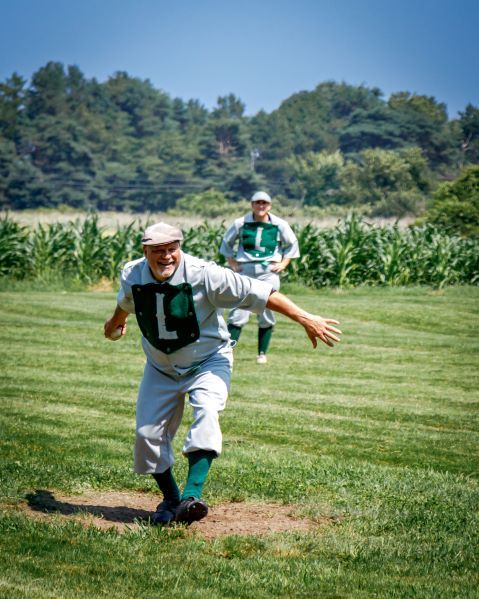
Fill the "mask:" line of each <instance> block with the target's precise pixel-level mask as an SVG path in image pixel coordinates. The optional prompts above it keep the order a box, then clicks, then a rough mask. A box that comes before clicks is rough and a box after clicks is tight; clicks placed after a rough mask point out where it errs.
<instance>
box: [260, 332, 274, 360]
mask: <svg viewBox="0 0 479 599" xmlns="http://www.w3.org/2000/svg"><path fill="white" fill-rule="evenodd" d="M272 334H273V327H268V328H267V329H258V353H259V354H265V353H266V352H267V351H268V347H269V342H270V341H271V335H272Z"/></svg>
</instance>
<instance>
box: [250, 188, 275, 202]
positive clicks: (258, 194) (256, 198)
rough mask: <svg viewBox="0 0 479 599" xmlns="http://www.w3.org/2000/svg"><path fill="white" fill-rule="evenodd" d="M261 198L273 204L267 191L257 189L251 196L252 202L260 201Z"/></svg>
mask: <svg viewBox="0 0 479 599" xmlns="http://www.w3.org/2000/svg"><path fill="white" fill-rule="evenodd" d="M260 200H263V201H265V202H268V203H269V204H271V198H270V197H269V195H268V194H267V193H266V192H265V191H257V192H256V193H255V194H254V195H253V197H252V198H251V201H252V202H259V201H260Z"/></svg>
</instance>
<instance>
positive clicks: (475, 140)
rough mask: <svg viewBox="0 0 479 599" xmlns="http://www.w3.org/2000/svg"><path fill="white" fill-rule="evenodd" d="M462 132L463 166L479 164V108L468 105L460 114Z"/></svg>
mask: <svg viewBox="0 0 479 599" xmlns="http://www.w3.org/2000/svg"><path fill="white" fill-rule="evenodd" d="M459 117H460V118H459V122H458V124H459V127H460V131H461V162H460V164H461V166H464V165H465V164H467V163H472V164H478V163H479V108H477V107H475V106H473V105H472V104H468V105H467V106H466V108H465V110H464V111H463V112H459Z"/></svg>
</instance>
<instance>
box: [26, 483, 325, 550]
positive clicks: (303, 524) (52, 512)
mask: <svg viewBox="0 0 479 599" xmlns="http://www.w3.org/2000/svg"><path fill="white" fill-rule="evenodd" d="M157 503H158V497H155V496H154V495H150V494H147V493H135V492H95V491H89V492H87V493H85V494H84V495H75V496H71V497H66V496H61V495H57V496H55V495H54V494H53V493H52V492H51V491H44V490H42V491H35V493H30V494H29V495H27V502H26V503H25V504H24V505H23V506H22V510H24V511H25V512H26V513H27V514H28V515H29V516H30V517H33V518H37V519H41V520H43V521H45V520H48V519H51V518H52V516H55V517H60V518H72V519H74V520H75V521H77V522H80V523H81V524H84V525H85V526H95V527H97V528H100V529H109V528H115V529H117V530H118V531H120V532H124V531H125V530H127V529H129V530H131V529H133V530H134V529H138V528H139V527H140V526H142V525H145V524H147V523H148V519H149V517H150V515H151V513H152V512H154V511H155V509H156V505H157ZM293 509H294V508H293V507H292V506H288V505H281V504H271V503H248V502H245V503H226V504H222V505H215V506H213V507H210V509H209V513H208V516H207V518H205V519H204V520H201V521H200V522H194V523H193V524H192V525H191V526H189V527H188V531H192V532H195V533H197V534H199V535H201V536H202V537H204V538H206V539H214V538H216V537H220V536H225V535H264V534H267V533H272V532H284V531H302V532H307V531H311V530H314V529H317V528H318V527H320V526H321V525H325V524H327V523H330V519H328V518H324V519H322V520H321V521H319V522H316V521H312V520H309V519H306V518H299V517H297V516H295V515H294V514H293Z"/></svg>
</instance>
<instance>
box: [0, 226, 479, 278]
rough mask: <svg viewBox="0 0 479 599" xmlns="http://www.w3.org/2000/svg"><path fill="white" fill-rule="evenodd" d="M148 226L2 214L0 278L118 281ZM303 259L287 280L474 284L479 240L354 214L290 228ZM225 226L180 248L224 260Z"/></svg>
mask: <svg viewBox="0 0 479 599" xmlns="http://www.w3.org/2000/svg"><path fill="white" fill-rule="evenodd" d="M145 226H146V224H145V223H141V222H134V223H131V224H129V225H126V226H120V227H118V228H117V230H116V231H115V232H114V233H112V234H110V233H108V232H107V231H106V230H105V229H103V228H102V227H100V226H99V224H98V218H97V217H96V216H95V215H93V216H90V217H88V218H87V219H86V220H84V221H80V220H76V221H71V222H69V223H63V224H59V223H56V224H48V225H39V226H38V227H37V228H35V229H28V228H27V227H24V226H21V225H19V224H18V223H16V222H15V221H14V220H12V219H11V218H10V217H9V216H8V215H7V216H6V217H4V218H2V219H1V220H0V277H1V278H5V277H9V278H12V279H16V280H45V281H48V280H52V279H58V278H63V279H73V280H77V281H79V282H81V283H85V284H93V283H95V282H97V281H99V280H101V279H104V278H107V279H110V280H113V281H116V280H117V278H118V275H119V273H120V270H121V267H122V265H123V264H124V263H125V262H127V261H128V260H132V259H134V258H138V257H140V256H141V255H142V253H141V236H142V232H143V230H144V228H145ZM294 228H295V232H296V234H297V236H298V240H299V245H300V249H301V258H299V259H297V260H293V261H292V263H291V265H290V266H289V268H288V270H287V273H286V275H285V278H286V279H287V280H288V281H291V282H297V283H302V284H305V285H307V286H310V287H316V288H318V287H325V286H333V287H349V286H357V285H430V286H434V287H438V288H440V287H443V286H445V285H456V284H478V283H479V239H477V238H469V239H463V238H461V237H457V236H453V235H449V234H447V233H445V232H443V231H441V230H440V229H439V228H437V227H434V226H431V225H426V226H421V227H411V228H409V229H407V230H400V229H399V228H398V227H394V226H387V227H377V226H372V225H367V224H365V223H364V222H362V221H361V219H360V218H359V217H357V216H355V215H352V216H350V217H349V218H347V219H346V220H344V221H342V222H341V223H339V224H338V225H337V226H336V227H335V228H333V229H318V228H317V227H314V226H312V225H305V226H295V227H294ZM224 229H225V227H224V225H215V226H211V225H208V224H207V223H204V224H202V225H200V226H196V227H192V228H189V229H186V230H184V237H185V239H184V242H183V249H184V250H185V251H186V252H189V253H191V254H194V255H196V256H199V257H202V258H205V259H209V260H215V261H216V262H218V263H219V264H224V259H223V257H222V256H220V254H219V252H218V249H219V246H220V243H221V239H222V236H223V232H224Z"/></svg>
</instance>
